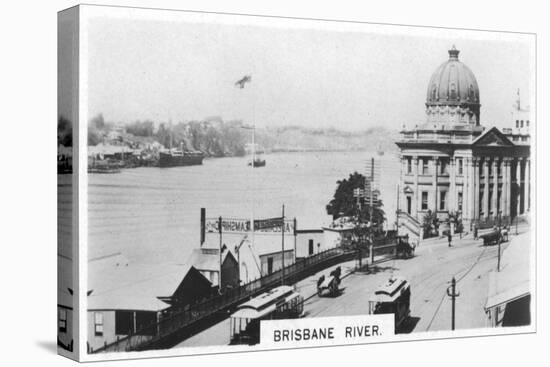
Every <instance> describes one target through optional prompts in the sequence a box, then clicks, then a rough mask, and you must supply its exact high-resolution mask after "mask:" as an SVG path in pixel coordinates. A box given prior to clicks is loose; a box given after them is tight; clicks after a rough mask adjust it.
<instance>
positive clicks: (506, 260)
mask: <svg viewBox="0 0 550 367" xmlns="http://www.w3.org/2000/svg"><path fill="white" fill-rule="evenodd" d="M530 250H531V236H530V233H525V234H522V235H520V236H517V237H513V238H512V241H511V243H510V246H509V247H508V248H507V249H506V251H504V253H503V255H502V261H501V270H500V272H497V271H493V272H492V273H490V274H489V294H488V297H487V302H486V304H485V311H489V310H491V309H493V308H495V307H498V306H502V305H504V304H507V303H510V302H512V301H515V300H517V299H520V298H523V297H525V296H527V295H529V294H530V293H531V283H530V271H531V268H530V256H529V254H530Z"/></svg>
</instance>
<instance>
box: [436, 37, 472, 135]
mask: <svg viewBox="0 0 550 367" xmlns="http://www.w3.org/2000/svg"><path fill="white" fill-rule="evenodd" d="M459 53H460V51H459V50H457V49H456V48H455V47H454V46H453V48H452V49H450V50H449V60H447V61H446V62H444V63H443V64H441V65H440V66H439V67H438V68H437V69H436V70H435V72H434V73H433V74H432V77H431V78H430V82H429V84H428V93H427V97H426V109H427V110H426V113H427V115H428V122H433V123H457V124H458V123H466V124H473V125H479V107H480V103H479V87H478V85H477V80H476V78H475V76H474V73H472V71H471V70H470V69H469V68H468V67H467V66H466V65H465V64H463V63H462V62H460V61H459V60H458V54H459Z"/></svg>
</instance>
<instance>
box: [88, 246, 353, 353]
mask: <svg viewBox="0 0 550 367" xmlns="http://www.w3.org/2000/svg"><path fill="white" fill-rule="evenodd" d="M353 256H354V254H353V253H350V252H347V251H344V250H343V249H342V248H333V249H329V250H326V251H323V252H321V253H318V254H316V255H314V256H310V257H307V258H302V259H298V260H297V261H296V262H295V263H293V264H291V265H289V266H286V267H285V268H284V275H285V277H284V283H285V284H294V283H296V282H298V281H300V280H302V279H304V278H306V277H307V276H310V275H312V274H315V273H316V272H318V271H320V270H322V269H323V268H325V267H328V266H331V265H334V264H336V263H338V262H341V261H345V260H350V259H352V258H353ZM282 275H283V273H282V269H279V270H277V271H275V272H273V273H271V274H267V275H264V276H262V277H260V278H258V279H255V280H253V281H251V282H249V283H246V284H244V285H242V286H240V287H237V288H233V289H226V290H225V291H224V293H223V294H221V295H216V296H213V297H210V298H208V299H206V300H203V301H201V302H198V303H195V304H193V305H190V306H188V307H187V308H185V309H183V310H181V309H180V310H177V311H174V310H173V309H168V310H166V311H164V312H162V314H161V315H160V317H159V321H158V322H155V323H153V324H151V325H149V326H147V327H144V328H142V329H140V330H138V331H137V332H135V333H133V334H131V335H127V336H124V337H117V340H115V341H113V342H111V343H107V342H106V343H105V344H104V345H103V346H102V347H100V348H96V349H95V350H94V349H90V350H89V352H90V353H99V352H121V351H133V350H146V349H159V348H163V347H164V348H165V347H167V346H168V347H169V344H170V343H173V340H170V339H175V338H176V337H177V335H178V334H180V333H182V332H185V329H186V328H193V329H194V331H197V330H199V331H200V329H201V323H202V324H204V321H206V320H207V319H208V318H211V317H214V316H218V317H220V318H225V317H228V316H229V313H228V311H229V310H230V308H231V307H233V306H235V305H236V304H238V303H241V302H243V301H245V300H248V299H250V298H251V297H254V296H255V295H258V294H260V293H262V292H264V291H266V290H268V289H270V288H273V287H275V286H277V285H280V284H283V279H282ZM182 339H183V338H182ZM180 341H181V340H180Z"/></svg>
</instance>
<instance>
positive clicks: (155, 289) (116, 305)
mask: <svg viewBox="0 0 550 367" xmlns="http://www.w3.org/2000/svg"><path fill="white" fill-rule="evenodd" d="M189 269H190V266H188V265H176V264H139V263H129V262H127V261H126V260H125V259H124V257H122V256H115V257H110V258H102V259H99V260H96V261H91V262H89V263H88V290H92V291H93V292H92V294H91V295H90V296H88V310H142V311H160V310H163V309H165V308H167V307H168V306H169V305H168V304H166V303H164V302H162V301H161V300H159V299H158V298H157V297H166V296H171V295H172V294H173V293H174V291H175V290H176V288H177V287H178V285H179V284H180V282H181V281H182V280H183V278H184V277H185V275H186V274H187V272H188V271H189Z"/></svg>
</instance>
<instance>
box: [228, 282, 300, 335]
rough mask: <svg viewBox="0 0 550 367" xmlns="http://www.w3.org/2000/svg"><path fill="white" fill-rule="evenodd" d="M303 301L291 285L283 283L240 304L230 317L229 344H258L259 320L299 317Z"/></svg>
mask: <svg viewBox="0 0 550 367" xmlns="http://www.w3.org/2000/svg"><path fill="white" fill-rule="evenodd" d="M303 301H304V299H303V297H302V296H301V295H300V293H298V292H296V291H295V290H294V288H293V287H291V286H287V285H283V286H280V287H277V288H274V289H272V290H270V291H268V292H265V293H262V294H261V295H259V296H258V297H256V298H253V299H251V300H250V301H248V302H246V303H243V304H240V305H239V306H237V310H236V311H235V312H234V313H233V314H232V315H231V318H230V328H231V330H230V337H231V341H230V344H249V345H254V344H258V343H259V342H260V321H261V320H276V319H293V318H298V317H301V316H302V315H303V311H304V303H303Z"/></svg>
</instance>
